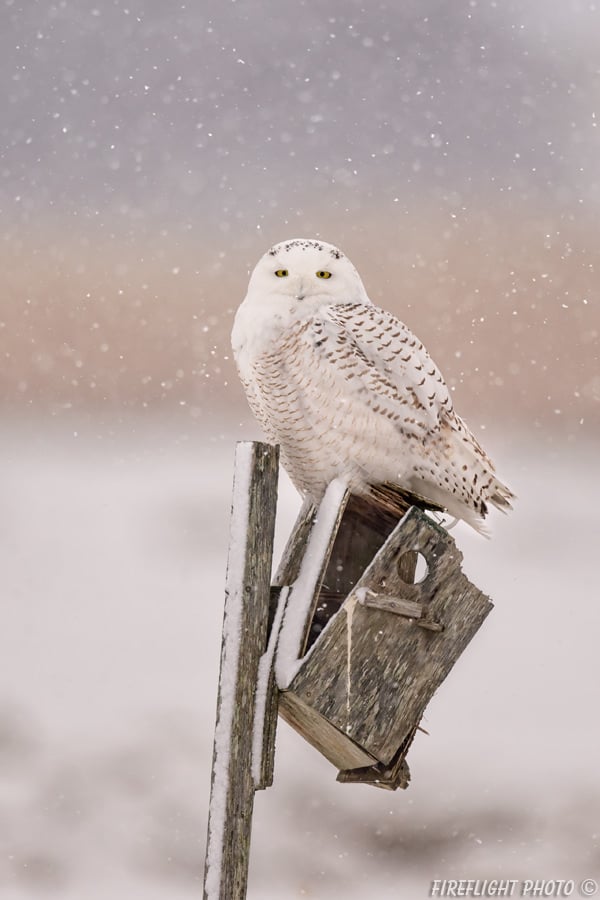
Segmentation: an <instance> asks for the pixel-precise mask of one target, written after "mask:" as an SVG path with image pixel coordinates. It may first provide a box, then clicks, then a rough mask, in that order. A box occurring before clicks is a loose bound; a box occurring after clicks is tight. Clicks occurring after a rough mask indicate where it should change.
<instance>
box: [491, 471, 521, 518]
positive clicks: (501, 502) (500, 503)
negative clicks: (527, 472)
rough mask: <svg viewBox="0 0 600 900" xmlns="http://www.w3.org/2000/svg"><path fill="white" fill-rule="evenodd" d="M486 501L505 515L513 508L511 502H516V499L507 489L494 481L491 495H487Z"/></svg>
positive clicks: (499, 482)
mask: <svg viewBox="0 0 600 900" xmlns="http://www.w3.org/2000/svg"><path fill="white" fill-rule="evenodd" d="M488 499H489V502H490V503H492V504H493V505H494V506H495V507H496V509H499V510H501V511H502V512H503V513H507V512H509V511H510V510H511V509H512V508H513V506H512V502H511V501H512V500H516V499H517V497H516V494H513V492H512V491H511V489H510V488H509V487H507V486H506V485H505V484H502V482H501V481H498V479H496V480H495V482H494V484H493V485H492V493H491V494H490V495H489V498H488Z"/></svg>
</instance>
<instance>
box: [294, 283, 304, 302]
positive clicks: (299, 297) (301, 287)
mask: <svg viewBox="0 0 600 900" xmlns="http://www.w3.org/2000/svg"><path fill="white" fill-rule="evenodd" d="M305 297H306V290H305V288H304V282H303V281H302V279H300V281H299V282H298V290H297V292H296V300H304V298H305Z"/></svg>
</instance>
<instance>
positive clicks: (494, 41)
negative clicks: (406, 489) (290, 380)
mask: <svg viewBox="0 0 600 900" xmlns="http://www.w3.org/2000/svg"><path fill="white" fill-rule="evenodd" d="M599 41H600V12H599V11H598V9H597V7H596V5H595V4H593V3H588V2H581V0H565V2H563V3H561V4H557V5H554V7H553V8H550V6H549V5H548V4H545V3H543V2H541V0H529V2H522V3H517V2H512V0H509V2H504V3H496V2H493V0H492V2H488V0H481V2H478V0H470V2H463V0H458V2H454V0H453V2H450V0H446V2H443V0H438V2H435V0H425V2H423V0H420V2H416V0H415V2H412V0H407V2H404V3H402V4H397V3H393V2H392V0H386V2H382V0H374V2H370V3H369V4H363V3H359V2H356V0H330V2H329V3H327V4H322V3H320V2H317V0H304V2H303V0H299V2H295V3H291V2H288V0H280V2H277V3H275V2H273V0H237V2H229V0H226V2H222V0H203V2H201V3H195V4H191V3H181V2H176V3H172V2H167V3H159V2H158V0H131V2H128V0H110V2H107V3H102V4H100V3H95V2H93V0H79V2H74V0H60V2H57V3H49V2H41V0H28V2H18V0H1V5H0V77H1V81H2V85H3V90H2V94H1V96H0V237H1V243H0V255H1V265H0V360H1V365H0V414H1V416H2V441H1V443H0V455H1V463H2V465H1V469H0V571H2V581H1V584H2V619H3V625H2V629H1V630H0V659H1V660H2V662H1V664H0V665H1V667H2V678H1V680H0V759H1V760H2V767H1V770H2V775H1V776H0V799H1V802H0V838H1V842H2V845H3V852H2V855H1V857H0V885H1V887H0V895H1V896H2V897H3V898H15V900H21V898H25V897H38V896H56V897H60V898H61V900H62V898H71V897H73V898H75V897H77V898H80V897H82V896H85V897H86V900H88V898H89V900H95V898H108V897H111V898H112V897H115V896H119V895H121V896H128V897H136V896H138V895H139V896H140V897H141V896H143V897H144V898H151V900H152V898H155V897H156V898H160V897H166V896H169V897H171V898H173V897H182V898H184V897H192V896H198V895H199V892H200V891H201V879H202V862H203V852H204V837H205V829H206V813H207V805H208V791H209V780H210V754H211V745H212V730H213V724H214V705H215V692H216V684H217V676H218V654H219V645H220V625H221V615H222V602H223V583H224V573H225V566H226V553H227V538H228V534H227V529H228V513H229V501H230V485H231V476H232V462H233V449H234V445H235V441H236V440H239V439H250V438H256V437H258V436H259V435H260V432H259V430H258V427H257V426H256V425H255V424H254V423H253V421H252V418H251V416H250V413H249V411H248V409H247V406H246V403H245V399H244V396H243V392H242V390H241V387H240V385H239V384H238V382H237V378H236V375H235V371H234V367H233V365H232V361H231V354H230V348H229V332H230V329H231V324H232V319H233V315H234V312H235V309H236V308H237V305H238V304H239V302H240V301H241V299H242V298H243V296H244V292H245V287H246V284H247V279H248V274H249V272H250V271H251V269H252V268H253V266H254V264H255V262H256V261H257V259H258V257H259V256H260V255H261V254H262V253H263V252H264V251H265V250H266V249H267V248H268V247H269V245H270V244H271V243H273V242H275V241H279V240H282V239H285V238H289V237H321V238H322V239H324V240H327V241H330V242H332V243H334V244H337V245H338V246H340V247H342V249H343V250H344V251H345V252H346V253H347V254H348V255H349V256H350V257H351V259H352V261H353V262H354V263H355V265H356V266H357V268H358V269H359V271H360V273H361V275H362V277H363V280H364V282H365V285H366V287H367V290H368V291H369V293H370V296H371V298H372V299H373V300H374V302H376V303H378V304H380V305H382V306H385V307H386V308H387V309H390V310H391V311H393V312H394V313H395V314H397V315H398V316H399V317H400V318H402V319H403V320H404V321H406V322H407V323H408V324H409V326H410V327H411V328H412V329H413V330H414V331H415V332H416V333H417V334H418V335H419V337H420V338H421V339H422V340H423V341H424V342H425V344H426V345H427V347H428V349H429V350H430V352H431V354H432V356H433V357H434V359H435V360H436V362H437V363H438V364H439V365H440V367H441V368H442V371H443V372H444V374H445V376H446V379H447V381H448V382H449V384H450V385H451V387H452V389H453V391H454V396H455V403H456V406H457V408H458V410H459V412H460V413H461V415H463V416H464V417H465V418H466V419H467V421H468V422H469V424H470V425H471V427H472V429H473V430H474V432H475V433H476V434H477V435H478V437H479V438H480V439H481V440H482V442H483V443H484V445H485V446H486V447H487V449H488V450H489V451H490V453H491V455H492V456H493V457H494V458H495V459H496V462H497V466H498V469H499V471H500V474H501V475H502V476H503V477H504V478H505V479H506V480H507V481H508V483H509V484H510V485H511V486H512V487H513V488H514V490H515V491H516V493H517V494H518V496H519V502H518V505H517V507H516V509H515V512H514V514H512V515H511V517H510V518H506V519H504V518H503V517H500V516H497V517H496V519H495V520H494V521H493V522H492V527H493V530H494V538H493V540H492V541H490V542H485V541H483V540H482V539H480V538H479V537H478V536H476V535H472V534H470V533H469V532H468V529H466V528H463V527H462V526H461V527H459V528H457V530H456V531H455V532H454V534H455V535H456V539H457V542H458V543H459V546H460V547H461V549H462V551H463V553H464V554H465V564H464V568H465V571H466V572H467V574H468V575H469V577H470V578H471V579H472V580H473V581H475V582H476V583H477V584H478V586H479V587H481V588H482V589H483V590H485V591H486V592H488V593H489V594H490V596H491V597H492V598H493V599H494V600H495V601H496V609H495V611H494V613H493V614H492V616H491V617H490V618H489V619H488V620H487V622H486V623H485V626H484V628H483V630H482V632H480V634H479V635H478V636H477V638H476V639H475V641H474V642H473V645H472V646H471V647H469V649H468V651H467V652H466V653H465V655H464V658H463V659H461V660H460V662H459V664H458V665H457V667H456V669H455V670H454V672H453V673H452V675H451V676H450V678H449V679H448V681H447V682H446V684H445V685H444V686H443V687H442V689H441V690H440V692H439V695H438V696H437V697H436V698H435V700H434V702H433V703H432V705H431V707H430V709H429V712H428V724H427V728H428V731H429V732H430V734H429V736H426V735H419V738H418V740H417V741H416V742H415V744H414V747H413V748H412V750H411V755H410V757H409V762H410V763H411V768H412V771H413V784H412V785H411V787H410V788H409V790H408V791H407V792H406V793H403V792H398V793H396V794H386V793H384V792H377V791H374V790H372V789H368V788H364V787H362V786H354V787H351V786H345V785H336V784H335V780H334V777H335V773H334V771H333V770H331V768H330V767H329V766H328V764H327V763H326V762H325V761H324V760H322V759H321V758H320V757H318V755H317V754H316V753H315V751H313V750H312V749H311V748H309V747H307V746H304V745H303V744H302V742H301V741H300V739H299V738H297V737H296V735H294V734H293V733H291V732H290V731H289V730H288V729H287V728H286V727H285V726H283V725H282V726H281V727H280V735H279V750H278V768H277V773H276V784H275V787H274V788H273V789H272V790H270V791H268V792H267V793H266V794H264V795H260V796H259V797H258V798H257V805H256V818H255V832H254V843H253V852H252V868H251V881H250V893H249V896H251V897H256V898H263V897H271V896H273V897H278V898H288V897H289V898H293V897H303V896H309V897H317V898H331V897H348V898H351V897H358V896H364V895H365V893H367V894H368V895H369V896H373V897H382V898H387V897H389V898H392V897H394V898H395V897H398V896H401V895H402V896H405V895H406V896H415V897H418V896H423V897H424V896H427V893H428V890H429V885H430V882H431V880H432V879H433V878H439V877H442V878H444V877H466V878H477V877H482V878H485V877H487V878H493V877H501V878H553V877H554V878H557V877H564V878H573V879H580V878H583V877H587V876H589V877H594V876H598V875H600V850H599V836H598V805H599V801H600V789H599V788H598V779H597V759H598V751H599V749H600V747H599V743H600V742H599V737H600V729H599V726H598V717H597V713H595V712H594V709H596V707H597V696H596V685H597V683H598V677H599V675H600V665H599V663H598V655H597V647H596V644H597V641H596V635H597V631H598V626H599V624H600V622H599V617H598V612H597V605H596V595H597V590H596V587H595V584H596V581H597V575H596V573H595V567H594V568H593V563H594V559H595V554H597V540H598V516H597V512H596V507H597V503H598V500H600V490H599V480H598V450H599V445H598V440H599V437H600V417H599V411H600V366H599V363H598V332H599V330H600V314H599V309H598V285H599V274H598V272H599V266H600V248H599V246H598V233H599V225H600V134H599V129H598V117H599V116H600V67H599V57H598V46H599ZM297 505H298V504H297V498H296V497H295V494H294V491H293V488H292V487H291V486H290V485H289V482H287V480H286V479H285V477H283V478H282V484H281V516H280V522H279V526H278V547H280V546H281V543H282V541H283V539H284V537H285V533H286V530H288V529H289V527H290V525H291V522H292V521H293V517H294V514H295V511H296V509H297Z"/></svg>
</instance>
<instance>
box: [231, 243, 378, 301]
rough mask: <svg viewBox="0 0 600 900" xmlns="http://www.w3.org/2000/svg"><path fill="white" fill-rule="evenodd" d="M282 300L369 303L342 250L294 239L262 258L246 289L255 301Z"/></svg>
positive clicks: (357, 276) (359, 280)
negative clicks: (282, 298) (286, 298)
mask: <svg viewBox="0 0 600 900" xmlns="http://www.w3.org/2000/svg"><path fill="white" fill-rule="evenodd" d="M267 295H272V296H282V295H283V296H285V297H289V298H290V299H292V300H293V299H295V300H296V301H297V302H298V304H299V305H300V304H304V305H307V304H309V303H310V301H311V300H313V299H314V300H317V301H318V302H319V303H322V302H323V301H325V302H327V301H328V300H330V302H331V303H354V302H362V303H368V302H369V299H368V297H367V294H366V291H365V288H364V285H363V283H362V281H361V279H360V275H359V274H358V272H357V271H356V269H355V268H354V266H353V265H352V263H351V262H350V260H349V259H348V257H347V256H344V254H343V253H342V251H341V250H338V248H337V247H334V246H333V245H332V244H326V243H325V242H324V241H318V240H307V239H304V238H296V239H294V240H290V241H282V243H280V244H275V245H274V246H273V247H271V249H270V250H268V251H267V252H266V253H265V255H264V256H262V257H261V258H260V259H259V261H258V263H257V264H256V267H255V269H254V271H253V272H252V275H251V276H250V284H249V285H248V296H249V297H250V296H252V297H256V298H257V299H259V298H262V297H265V296H267Z"/></svg>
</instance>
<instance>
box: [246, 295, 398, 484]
mask: <svg viewBox="0 0 600 900" xmlns="http://www.w3.org/2000/svg"><path fill="white" fill-rule="evenodd" d="M265 306H266V304H265ZM265 306H263V308H261V309H256V308H255V307H253V306H252V305H251V304H248V305H245V304H242V306H241V307H240V308H239V310H238V313H237V316H236V319H235V324H234V329H233V332H232V345H233V350H234V356H235V360H236V364H237V367H238V371H239V374H240V378H241V380H242V382H243V384H244V388H245V390H246V394H247V397H248V401H249V403H250V406H251V408H252V411H253V412H254V415H255V416H256V418H257V419H258V420H259V422H260V423H261V425H262V426H263V429H264V431H265V433H266V435H267V437H268V438H269V440H271V441H273V442H274V443H278V444H279V445H280V447H281V455H282V460H283V463H284V465H285V467H286V469H287V470H288V472H289V474H290V476H291V478H292V480H293V481H294V483H295V484H296V486H297V487H298V488H299V489H300V490H301V491H303V492H305V493H308V494H310V495H311V496H313V497H315V498H318V497H319V496H320V495H321V494H322V493H323V492H324V490H325V488H326V486H327V484H328V483H329V482H330V481H331V480H333V478H336V477H345V478H347V479H348V480H349V481H350V482H352V483H354V484H356V485H358V484H362V483H365V482H366V480H367V478H366V476H365V470H366V469H370V468H372V466H373V464H376V462H377V458H378V456H379V455H380V453H381V455H382V457H383V456H384V455H385V456H387V455H388V449H387V448H388V446H389V442H390V440H392V438H393V425H392V423H391V422H390V420H389V419H387V418H385V417H382V416H375V415H373V412H372V410H370V409H369V407H368V406H367V405H365V404H364V402H362V401H361V400H360V399H359V398H358V397H357V396H356V395H355V394H354V393H353V392H349V391H348V389H347V388H348V384H349V382H348V381H347V380H346V377H347V376H348V377H349V378H351V377H352V372H351V368H352V365H353V359H352V357H349V358H348V360H347V366H348V369H344V365H345V363H344V361H343V360H342V361H341V365H340V366H338V365H332V364H331V362H330V361H329V359H328V357H327V354H326V353H324V352H323V351H324V350H325V347H324V346H323V344H324V341H323V338H322V336H321V335H320V332H319V328H320V323H322V322H323V321H325V320H326V319H327V308H326V307H327V304H319V303H314V302H313V303H312V304H311V306H310V307H309V308H308V309H307V310H306V313H305V314H304V315H302V314H301V315H298V311H297V310H294V309H291V308H290V306H289V305H286V303H285V302H284V303H282V304H281V305H279V306H275V305H274V304H269V306H270V307H271V308H270V310H268V311H267V314H266V315H265V313H264V308H265ZM330 343H331V345H333V343H334V342H333V341H332V340H331V339H330ZM327 346H329V344H328V345H327ZM334 351H335V348H334V347H333V346H332V350H331V352H334ZM328 352H329V351H328ZM391 474H393V475H394V477H397V475H399V474H400V471H399V466H398V463H397V462H396V463H395V464H394V466H393V473H392V471H390V475H391Z"/></svg>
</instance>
